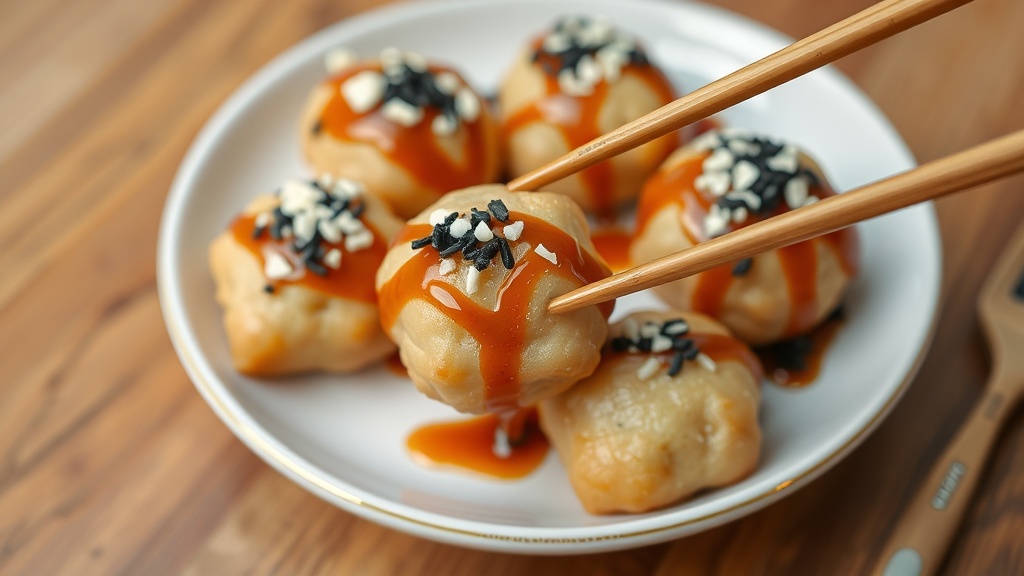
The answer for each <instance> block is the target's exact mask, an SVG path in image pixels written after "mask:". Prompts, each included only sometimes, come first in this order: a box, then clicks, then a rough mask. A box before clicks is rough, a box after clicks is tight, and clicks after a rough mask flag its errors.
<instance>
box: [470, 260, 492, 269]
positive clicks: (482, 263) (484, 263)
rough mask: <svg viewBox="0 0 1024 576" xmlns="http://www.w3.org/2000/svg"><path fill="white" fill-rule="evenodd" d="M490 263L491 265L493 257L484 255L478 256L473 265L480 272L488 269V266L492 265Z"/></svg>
mask: <svg viewBox="0 0 1024 576" xmlns="http://www.w3.org/2000/svg"><path fill="white" fill-rule="evenodd" d="M490 265H491V259H490V258H484V257H483V256H477V257H476V259H475V260H473V266H474V267H475V268H476V269H477V271H479V272H483V271H484V270H487V267H488V266H490Z"/></svg>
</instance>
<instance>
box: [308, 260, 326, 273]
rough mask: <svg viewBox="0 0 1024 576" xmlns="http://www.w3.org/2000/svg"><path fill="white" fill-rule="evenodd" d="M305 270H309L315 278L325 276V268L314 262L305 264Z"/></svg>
mask: <svg viewBox="0 0 1024 576" xmlns="http://www.w3.org/2000/svg"><path fill="white" fill-rule="evenodd" d="M306 268H309V270H310V272H312V273H314V274H316V275H317V276H327V268H324V267H323V266H321V265H320V264H317V263H316V262H306Z"/></svg>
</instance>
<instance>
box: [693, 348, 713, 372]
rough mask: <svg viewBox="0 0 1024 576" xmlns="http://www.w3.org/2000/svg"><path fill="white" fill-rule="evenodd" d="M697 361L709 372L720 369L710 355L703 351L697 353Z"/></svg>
mask: <svg viewBox="0 0 1024 576" xmlns="http://www.w3.org/2000/svg"><path fill="white" fill-rule="evenodd" d="M697 363H698V364H700V365H701V367H702V368H704V369H705V370H707V371H708V372H715V371H716V370H718V364H716V363H715V361H714V360H712V359H711V357H710V356H708V355H707V354H705V353H703V352H701V353H699V354H697Z"/></svg>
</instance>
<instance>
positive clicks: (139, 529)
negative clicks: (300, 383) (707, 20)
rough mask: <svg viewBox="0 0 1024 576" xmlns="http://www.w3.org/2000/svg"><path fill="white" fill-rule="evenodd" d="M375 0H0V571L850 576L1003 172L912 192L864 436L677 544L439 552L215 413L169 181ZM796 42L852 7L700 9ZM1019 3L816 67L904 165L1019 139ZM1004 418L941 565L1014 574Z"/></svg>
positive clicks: (970, 291) (953, 337)
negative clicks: (261, 87)
mask: <svg viewBox="0 0 1024 576" xmlns="http://www.w3.org/2000/svg"><path fill="white" fill-rule="evenodd" d="M384 3H386V2H384V1H383V0H356V1H346V2H336V1H326V0H296V1H293V2H271V1H269V0H245V1H243V0H234V1H232V0H224V1H221V2H208V1H204V0H149V1H147V2H135V1H130V0H82V1H80V2H70V3H69V2H61V1H59V0H35V1H33V2H21V1H18V0H0V55H2V57H0V86H2V89H0V134H3V137H2V138H0V573H4V574H33V575H35V574H120V573H124V574H165V573H168V574H173V573H181V572H187V573H189V574H241V573H246V574H307V573H355V574H416V573H423V572H428V571H429V572H430V573H444V574H455V575H458V574H466V575H470V574H474V575H475V574H481V573H487V574H526V573H528V574H531V576H540V575H545V574H564V573H576V572H581V573H590V574H599V575H600V574H626V575H632V574H650V573H654V572H659V571H660V573H662V574H669V573H689V574H859V573H862V572H864V571H866V570H867V568H868V567H869V566H870V565H871V561H872V559H873V558H874V556H875V555H876V554H878V553H879V552H880V548H881V546H882V543H883V541H884V537H885V535H886V533H887V532H888V531H889V530H890V528H891V526H892V523H893V522H894V520H895V518H896V512H897V511H898V510H899V508H900V507H901V506H902V503H903V502H904V500H905V499H906V498H908V497H909V496H910V494H912V492H913V489H914V488H915V487H916V483H917V482H919V481H920V480H921V478H922V476H923V475H924V474H925V473H926V471H927V469H928V466H929V464H930V463H931V461H932V459H933V458H934V457H935V456H936V455H937V454H938V452H939V451H940V450H941V449H942V447H943V446H944V445H945V444H946V443H947V442H948V441H949V439H950V437H951V436H952V434H953V432H954V431H955V429H956V428H957V427H958V426H959V425H960V423H961V421H962V420H963V418H964V417H965V416H966V414H967V412H968V410H969V409H970V407H971V405H972V403H973V402H974V400H975V399H976V398H977V397H978V396H979V395H980V392H981V384H982V383H983V381H984V379H985V377H986V375H987V372H988V359H987V357H986V353H985V348H984V344H983V341H982V338H981V333H980V330H979V328H978V324H977V321H976V319H975V312H974V299H975V294H976V292H977V290H978V287H979V286H980V284H981V282H982V280H983V279H984V277H985V274H986V272H987V271H988V268H989V267H990V266H991V264H992V262H993V260H994V259H995V257H996V255H997V254H998V252H999V249H1000V248H1001V246H1002V245H1003V243H1004V242H1005V241H1006V240H1007V238H1008V237H1009V235H1010V234H1011V233H1012V231H1013V229H1014V228H1015V227H1016V224H1017V223H1018V222H1019V221H1020V220H1021V219H1022V217H1024V193H1022V191H1021V188H1022V186H1024V180H1022V179H1020V178H1017V179H1012V180H1007V181H1004V182H1002V183H999V184H996V185H991V186H987V187H985V188H983V189H979V190H978V191H976V192H973V193H970V194H962V195H959V196H955V197H951V198H948V199H945V200H942V201H940V202H939V203H938V204H937V208H938V212H939V216H940V221H941V226H942V234H943V248H944V250H945V272H944V296H943V305H942V312H941V315H940V317H939V321H938V329H937V332H936V336H935V342H934V344H933V346H932V349H931V352H930V353H929V354H928V356H927V358H926V359H925V362H924V365H923V367H922V370H921V373H920V375H919V376H918V378H917V379H916V381H915V383H914V385H913V386H912V387H911V388H910V390H909V392H908V393H907V395H906V397H905V398H904V399H903V401H902V402H901V403H900V404H899V405H898V406H897V408H896V409H895V411H894V412H893V414H892V415H891V416H890V417H889V418H888V419H887V420H886V421H885V423H883V424H882V426H881V427H880V429H879V430H878V431H877V432H875V434H873V435H872V436H871V437H870V438H869V439H868V440H867V441H866V442H865V444H864V445H863V446H861V447H860V448H859V449H857V450H856V451H855V452H854V453H853V454H852V455H851V456H850V457H849V458H847V459H846V460H844V461H843V462H842V463H840V464H839V465H838V466H836V467H835V468H834V469H833V470H831V471H830V472H828V473H827V474H825V475H824V476H823V477H822V478H820V479H819V480H817V481H815V482H814V483H813V484H811V485H810V486H808V487H806V488H804V489H802V490H801V491H799V492H797V493H795V494H793V495H791V496H790V497H788V498H786V499H784V500H782V501H781V502H779V503H778V504H775V505H773V506H771V507H769V508H767V509H765V510H764V511H762V512H760V513H757V514H754V515H751V516H749V517H747V518H744V519H742V520H740V521H737V522H734V523H732V524H729V525H727V526H723V527H721V528H719V529H716V530H712V531H709V532H706V533H703V534H700V535H697V536H694V537H692V538H688V539H685V540H682V541H680V542H681V543H682V544H680V545H678V546H674V547H673V546H670V545H660V546H651V547H646V548H641V549H638V550H631V551H625V552H617V553H609V554H601V555H594V556H578V557H565V558H543V557H529V556H512V555H502V554H492V553H485V552H477V551H471V550H463V549H459V548H454V547H451V546H446V545H441V544H435V543H432V542H428V541H425V540H421V539H418V538H415V537H412V536H407V535H405V534H402V533H398V532H395V531H392V530H389V529H386V528H381V527H378V526H376V525H374V524H371V523H369V522H365V521H363V520H360V519H357V518H355V517H354V516H351V515H349V514H347V513H345V512H342V511H340V510H337V509H335V508H333V507H331V506H330V505H328V504H326V503H324V502H322V501H320V500H318V499H317V498H315V497H313V496H311V495H309V494H307V493H306V492H304V491H303V490H302V489H300V488H298V487H297V486H295V485H293V484H291V483H290V482H289V481H287V480H285V479H284V478H282V477H281V476H280V475H278V474H277V473H276V472H274V471H273V470H271V469H270V468H269V467H267V466H266V465H264V464H263V463H262V462H261V461H260V460H259V459H258V458H256V457H255V456H254V455H252V453H250V452H249V451H248V450H247V449H246V448H245V447H244V446H243V445H242V444H241V443H240V442H239V441H237V440H236V439H235V438H234V437H233V436H232V435H231V433H230V432H229V431H228V430H227V428H225V427H224V426H223V425H221V423H220V422H219V421H218V420H217V419H216V417H215V416H214V415H213V413H212V412H211V411H210V409H209V408H207V406H206V405H205V404H204V403H203V401H202V400H201V398H200V397H199V395H198V394H197V393H196V392H195V390H194V389H193V388H192V386H191V384H190V383H189V381H188V378H187V377H186V376H185V373H184V371H183V370H182V368H181V367H180V365H179V364H178V362H177V359H176V357H175V356H174V353H173V351H172V349H171V346H170V343H169V341H168V339H167V336H166V332H165V330H164V327H163V322H162V320H161V317H160V311H159V306H158V302H157V299H156V289H155V285H154V276H155V274H154V254H155V252H156V231H157V227H158V222H159V216H160V212H161V210H162V208H163V202H164V198H165V196H166V194H167V190H168V187H169V185H170V181H171V178H172V177H173V175H174V172H175V170H176V169H177V166H178V163H179V162H180V160H181V157H182V155H183V154H184V151H185V149H186V147H187V146H188V144H189V142H191V140H192V138H193V137H194V136H195V134H196V132H197V131H198V130H199V128H200V126H202V124H203V122H204V121H205V120H206V119H207V118H208V117H209V115H210V114H211V113H212V112H213V110H214V109H215V108H216V106H217V105H218V104H219V103H220V102H221V101H223V99H224V98H225V97H226V96H227V95H228V94H230V92H231V91H232V90H234V89H235V88H236V87H237V86H238V85H239V84H240V83H241V82H242V81H243V80H244V79H245V78H246V77H247V76H248V75H249V74H251V73H252V72H254V71H255V70H256V69H257V68H259V67H260V66H261V65H263V64H264V63H266V62H267V61H268V60H269V59H270V58H271V57H273V56H274V55H275V54H277V53H278V52H280V51H281V50H283V49H284V48H286V47H288V46H290V45H291V44H293V43H295V42H297V41H299V40H301V39H302V38H303V37H305V36H307V35H309V34H310V33H312V32H314V31H316V30H319V29H321V28H323V27H325V26H327V25H329V24H331V23H333V22H335V21H337V20H339V19H342V18H344V17H346V16H349V15H351V14H354V13H357V12H360V11H363V10H366V9H369V8H373V7H375V6H377V5H380V4H384ZM713 3H715V4H718V5H721V6H723V7H725V8H728V9H731V10H735V11H737V12H740V13H742V14H745V15H747V16H749V17H752V18H754V19H757V20H760V21H762V22H765V23H766V24H768V25H769V26H772V27H775V28H777V29H779V30H781V31H783V32H785V33H786V34H789V35H791V36H795V37H802V36H805V35H807V34H809V33H811V32H813V31H815V30H818V29H820V28H822V27H824V26H826V25H828V24H830V23H832V22H835V21H837V20H840V19H841V18H843V17H845V16H847V15H849V14H852V13H854V12H857V11H858V10H861V9H863V8H865V7H866V6H868V5H869V4H871V0H832V1H830V2H820V1H819V0H773V1H772V2H763V1H759V0H717V1H715V2H713ZM1022 22H1024V3H1022V2H1019V1H1018V0H976V2H974V3H972V4H970V5H968V6H966V7H964V8H961V9H958V10H957V11H955V12H953V13H952V14H949V15H947V16H944V17H942V18H939V19H938V20H935V21H933V22H929V23H926V24H924V25H922V26H920V27H918V28H916V29H914V30H910V31H908V32H906V33H904V34H902V35H900V36H898V37H896V38H893V39H890V40H886V41H884V42H882V43H881V44H879V45H876V46H874V47H871V48H868V49H866V50H865V51H863V52H860V53H857V54H855V55H852V56H850V57H847V58H845V59H843V60H840V61H839V63H838V67H839V69H841V70H842V71H843V72H845V73H846V74H848V75H849V76H851V77H852V78H853V79H854V81H855V82H856V83H857V84H858V85H860V86H861V87H862V88H863V89H864V90H865V91H866V92H867V93H868V94H869V95H870V96H871V97H872V98H873V99H874V100H875V101H876V102H877V103H878V105H879V106H880V107H881V108H882V110H883V111H884V112H885V113H886V114H887V115H888V116H889V117H890V118H891V119H892V121H893V122H894V123H895V125H896V127H897V128H898V129H899V130H900V132H901V133H902V134H903V135H904V137H905V138H906V139H907V141H908V143H909V144H910V147H911V149H912V150H913V151H914V153H915V154H916V155H917V157H918V159H919V160H920V161H927V160H932V159H935V158H938V157H940V156H943V155H946V154H949V153H951V152H954V151H957V150H961V149H964V148H966V147H968V146H971V145H974V144H977V143H980V142H982V141H985V140H988V139H991V138H994V137H996V136H999V135H1002V134H1005V133H1008V132H1010V131H1012V130H1015V129H1019V128H1021V127H1024V106H1021V104H1020V95H1021V94H1024V35H1021V34H1020V24H1021V23H1022ZM1020 534H1024V418H1021V415H1020V413H1019V411H1018V414H1017V415H1016V417H1015V418H1013V419H1012V422H1011V423H1010V425H1009V426H1008V428H1007V430H1006V432H1005V433H1004V434H1003V436H1002V439H1001V440H1000V442H999V444H998V446H997V447H996V450H995V452H994V454H993V457H992V461H991V463H990V465H989V469H988V472H987V474H986V476H985V478H984V480H983V481H982V484H981V486H980V487H979V491H978V496H977V498H976V499H975V502H974V504H973V507H972V509H971V511H970V512H969V513H968V516H967V518H966V520H965V522H964V525H963V526H962V528H961V530H960V531H959V533H958V534H957V536H956V538H955V540H954V544H953V547H952V548H951V551H950V555H949V557H948V558H947V560H946V563H945V564H944V567H943V572H944V573H946V574H1014V573H1016V574H1020V573H1024V546H1022V541H1021V537H1020Z"/></svg>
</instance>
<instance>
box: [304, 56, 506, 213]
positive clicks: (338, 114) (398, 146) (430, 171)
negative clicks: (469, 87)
mask: <svg viewBox="0 0 1024 576" xmlns="http://www.w3.org/2000/svg"><path fill="white" fill-rule="evenodd" d="M366 70H375V71H378V72H380V71H381V67H380V65H379V64H370V63H365V64H361V65H357V66H352V67H349V68H346V69H345V70H344V71H343V72H341V73H340V74H338V75H336V76H333V77H331V78H329V79H328V80H326V81H325V83H326V85H327V86H328V87H329V88H330V89H331V94H332V96H331V98H330V100H328V101H327V104H326V106H324V110H323V112H322V113H321V114H320V118H319V120H318V121H317V124H316V125H317V126H319V127H320V129H321V132H326V133H327V134H330V135H331V136H332V137H334V138H336V139H338V140H344V141H348V142H362V143H365V144H368V145H371V146H373V147H374V148H376V149H377V150H378V151H379V152H380V153H381V154H383V155H385V156H387V157H388V158H390V159H391V160H392V162H393V163H394V164H396V165H397V166H399V167H401V168H402V169H404V170H405V171H406V172H408V174H409V176H411V177H412V178H413V179H415V180H416V181H418V182H419V183H420V184H422V185H424V186H428V187H430V188H433V189H434V191H435V192H436V193H437V195H438V196H440V195H441V194H444V193H445V192H448V191H450V190H457V189H459V188H465V187H467V186H472V185H474V184H480V183H481V182H484V181H485V180H486V179H487V176H488V174H487V167H488V164H489V162H488V158H487V150H488V148H489V146H488V143H487V141H486V134H485V131H484V126H485V123H486V120H485V119H484V114H486V111H481V117H480V118H478V119H477V120H476V121H475V122H471V123H467V122H465V121H462V122H461V123H460V128H459V131H458V132H456V135H455V136H456V137H462V139H463V142H462V161H461V162H459V161H458V160H457V159H454V158H452V157H451V156H450V155H449V154H448V153H447V152H446V151H445V149H444V148H443V147H442V146H441V145H440V144H439V143H438V137H437V136H436V135H435V134H434V132H433V130H432V129H431V124H432V123H433V120H434V118H435V117H436V116H438V115H439V114H440V111H439V110H437V109H436V108H434V107H426V108H424V109H423V119H422V120H421V121H420V122H419V123H417V124H415V125H414V126H409V127H405V126H400V125H398V124H395V123H394V122H392V121H390V120H388V119H387V118H385V117H384V116H383V115H382V114H381V113H380V107H379V106H378V107H377V108H374V109H373V110H371V111H369V112H366V113H364V114H357V113H355V112H353V111H352V109H351V108H349V106H348V103H347V102H346V101H345V98H344V96H342V95H341V91H340V89H339V88H340V86H341V85H342V84H343V83H344V82H345V81H346V80H348V79H349V78H351V77H352V76H355V75H356V74H358V73H360V72H363V71H366ZM429 70H430V72H431V73H434V74H437V73H439V72H444V71H447V72H451V73H453V74H456V75H458V73H457V72H455V71H454V70H451V69H449V68H445V67H441V66H429ZM460 78H461V76H460ZM480 105H481V107H484V106H487V103H486V102H484V101H482V100H481V102H480Z"/></svg>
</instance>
